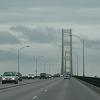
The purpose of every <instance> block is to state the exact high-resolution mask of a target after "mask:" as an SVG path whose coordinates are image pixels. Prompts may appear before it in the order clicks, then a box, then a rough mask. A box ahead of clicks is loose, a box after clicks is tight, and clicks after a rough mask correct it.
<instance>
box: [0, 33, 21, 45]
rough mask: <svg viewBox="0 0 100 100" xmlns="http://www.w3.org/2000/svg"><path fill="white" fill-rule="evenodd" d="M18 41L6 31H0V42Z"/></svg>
mask: <svg viewBox="0 0 100 100" xmlns="http://www.w3.org/2000/svg"><path fill="white" fill-rule="evenodd" d="M16 43H20V41H19V40H18V39H17V38H16V37H15V36H13V35H11V34H10V33H9V32H8V31H0V44H16Z"/></svg>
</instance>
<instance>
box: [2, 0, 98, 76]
mask: <svg viewBox="0 0 100 100" xmlns="http://www.w3.org/2000/svg"><path fill="white" fill-rule="evenodd" d="M62 28H64V29H69V28H71V29H72V32H73V34H75V35H78V36H80V37H81V38H82V39H84V40H85V70H86V75H93V76H95V75H97V76H100V72H99V70H100V0H0V73H3V72H4V71H12V70H13V71H16V70H17V55H18V49H20V48H22V47H25V46H27V45H29V46H30V47H29V48H23V49H21V50H20V71H21V72H22V73H24V74H26V73H35V58H36V57H38V72H43V71H47V72H51V73H54V72H59V71H60V65H61V29H62ZM76 55H78V56H79V72H80V75H81V74H82V43H81V42H80V41H79V40H77V39H75V37H74V38H73V67H74V68H73V69H74V73H75V72H76V71H75V67H76Z"/></svg>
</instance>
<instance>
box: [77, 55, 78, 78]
mask: <svg viewBox="0 0 100 100" xmlns="http://www.w3.org/2000/svg"><path fill="white" fill-rule="evenodd" d="M77 76H78V55H77Z"/></svg>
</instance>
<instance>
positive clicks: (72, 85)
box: [0, 78, 100, 100]
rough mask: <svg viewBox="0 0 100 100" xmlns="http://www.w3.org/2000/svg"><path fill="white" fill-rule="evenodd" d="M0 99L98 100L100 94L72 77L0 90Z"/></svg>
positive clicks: (99, 99)
mask: <svg viewBox="0 0 100 100" xmlns="http://www.w3.org/2000/svg"><path fill="white" fill-rule="evenodd" d="M0 100H100V94H98V93H96V92H95V91H93V90H91V89H90V88H88V87H87V86H85V85H83V84H82V83H80V82H79V81H78V80H76V79H74V78H72V79H70V80H69V79H63V78H55V79H48V80H40V81H37V82H33V83H31V84H27V85H20V86H17V87H13V88H8V89H4V90H0Z"/></svg>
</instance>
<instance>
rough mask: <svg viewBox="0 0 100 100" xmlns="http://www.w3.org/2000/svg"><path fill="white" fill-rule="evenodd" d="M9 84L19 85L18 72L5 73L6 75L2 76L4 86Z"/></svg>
mask: <svg viewBox="0 0 100 100" xmlns="http://www.w3.org/2000/svg"><path fill="white" fill-rule="evenodd" d="M8 82H11V83H15V84H18V74H17V72H4V74H3V75H2V84H5V83H8Z"/></svg>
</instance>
